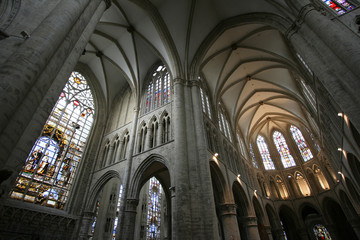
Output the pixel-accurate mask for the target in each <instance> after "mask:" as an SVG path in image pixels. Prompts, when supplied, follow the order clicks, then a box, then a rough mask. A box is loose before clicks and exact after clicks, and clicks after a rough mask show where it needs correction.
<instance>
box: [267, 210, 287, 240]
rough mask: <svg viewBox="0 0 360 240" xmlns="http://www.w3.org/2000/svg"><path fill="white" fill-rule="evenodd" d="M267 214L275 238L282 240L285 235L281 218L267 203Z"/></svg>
mask: <svg viewBox="0 0 360 240" xmlns="http://www.w3.org/2000/svg"><path fill="white" fill-rule="evenodd" d="M265 210H266V214H267V216H268V218H269V221H270V226H271V235H272V237H273V239H274V240H282V239H283V237H284V235H283V232H282V228H281V224H280V220H279V218H278V217H277V216H276V214H275V211H274V209H273V208H272V207H271V206H270V205H269V204H267V205H266V207H265Z"/></svg>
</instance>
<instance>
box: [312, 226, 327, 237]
mask: <svg viewBox="0 0 360 240" xmlns="http://www.w3.org/2000/svg"><path fill="white" fill-rule="evenodd" d="M313 231H314V235H315V237H316V239H317V240H331V237H330V233H329V231H328V230H327V229H326V228H325V227H324V226H323V225H322V224H316V225H315V226H314V227H313Z"/></svg>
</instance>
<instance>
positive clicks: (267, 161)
mask: <svg viewBox="0 0 360 240" xmlns="http://www.w3.org/2000/svg"><path fill="white" fill-rule="evenodd" d="M256 142H257V145H258V148H259V151H260V155H261V158H262V160H263V163H264V167H265V170H274V169H275V165H274V162H273V161H272V159H271V156H270V152H269V149H268V146H267V144H266V142H265V139H264V138H263V137H262V136H260V135H259V136H258V137H257V140H256Z"/></svg>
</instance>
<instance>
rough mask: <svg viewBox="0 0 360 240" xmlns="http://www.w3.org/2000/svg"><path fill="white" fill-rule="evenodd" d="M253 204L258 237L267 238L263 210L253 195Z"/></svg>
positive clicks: (262, 239)
mask: <svg viewBox="0 0 360 240" xmlns="http://www.w3.org/2000/svg"><path fill="white" fill-rule="evenodd" d="M253 204H254V209H255V214H256V218H257V226H258V231H259V236H260V239H261V240H269V237H268V235H267V232H266V227H265V219H264V212H263V210H262V208H261V205H260V203H259V200H258V199H257V198H256V197H255V196H254V197H253Z"/></svg>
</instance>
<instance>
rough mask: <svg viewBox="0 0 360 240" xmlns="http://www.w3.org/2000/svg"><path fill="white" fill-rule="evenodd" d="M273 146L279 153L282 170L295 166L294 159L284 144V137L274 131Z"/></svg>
mask: <svg viewBox="0 0 360 240" xmlns="http://www.w3.org/2000/svg"><path fill="white" fill-rule="evenodd" d="M273 139H274V143H275V146H276V148H277V150H278V152H279V155H280V158H281V162H282V164H283V165H284V168H288V167H294V166H296V164H295V161H294V158H293V157H292V156H291V153H290V149H289V147H288V145H287V144H286V140H285V138H284V136H283V135H282V134H281V133H280V132H279V131H275V132H274V134H273Z"/></svg>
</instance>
